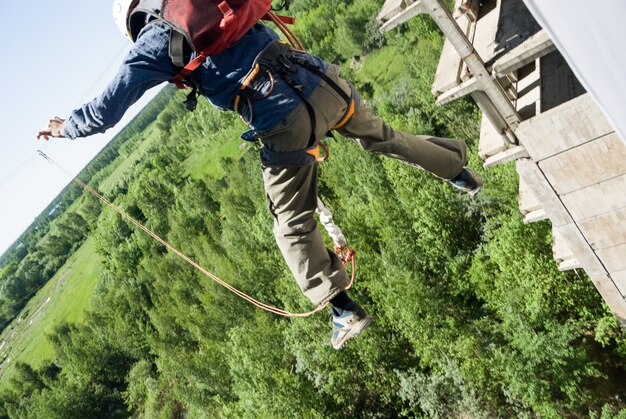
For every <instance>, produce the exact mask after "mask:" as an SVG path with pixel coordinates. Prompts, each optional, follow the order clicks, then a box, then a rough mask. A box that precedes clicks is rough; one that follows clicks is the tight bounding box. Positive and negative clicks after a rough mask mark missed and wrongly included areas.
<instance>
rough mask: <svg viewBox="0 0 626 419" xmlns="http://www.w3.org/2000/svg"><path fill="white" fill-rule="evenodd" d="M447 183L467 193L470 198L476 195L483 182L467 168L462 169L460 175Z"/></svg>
mask: <svg viewBox="0 0 626 419" xmlns="http://www.w3.org/2000/svg"><path fill="white" fill-rule="evenodd" d="M448 182H450V184H451V185H452V186H454V187H455V188H457V189H459V190H461V191H463V192H467V193H468V194H470V195H471V196H474V195H476V194H477V193H478V192H480V189H481V188H482V187H483V180H482V179H481V178H480V176H478V174H477V173H476V172H474V171H473V170H472V169H470V168H469V167H464V168H463V170H461V173H459V174H458V175H457V176H456V177H455V178H454V179H450V180H449V181H448Z"/></svg>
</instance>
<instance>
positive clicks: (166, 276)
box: [0, 0, 626, 419]
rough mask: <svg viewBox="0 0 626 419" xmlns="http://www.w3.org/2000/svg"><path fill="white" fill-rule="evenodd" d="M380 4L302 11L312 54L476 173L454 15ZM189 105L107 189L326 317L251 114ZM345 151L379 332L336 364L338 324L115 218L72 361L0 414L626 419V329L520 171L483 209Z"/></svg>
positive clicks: (362, 279)
mask: <svg viewBox="0 0 626 419" xmlns="http://www.w3.org/2000/svg"><path fill="white" fill-rule="evenodd" d="M381 5H382V0H376V1H372V0H346V1H341V2H337V1H336V0H296V1H295V2H294V3H293V6H292V9H291V11H292V12H293V13H294V14H296V15H297V16H298V18H299V24H298V26H297V27H296V29H297V30H298V33H299V34H300V36H301V38H302V39H303V41H304V42H305V44H306V45H309V46H310V47H311V48H312V50H313V51H314V52H316V53H319V54H321V55H323V56H324V57H326V58H328V59H332V60H335V61H336V62H340V63H342V64H343V69H344V73H345V75H346V76H347V77H349V78H351V79H352V80H354V82H355V83H356V85H357V86H358V87H359V88H360V89H361V90H362V91H363V92H364V96H365V98H366V99H367V101H368V103H369V104H370V105H371V106H372V107H374V108H375V111H376V112H377V113H378V114H379V115H381V116H383V117H384V118H385V119H386V120H388V121H389V122H390V123H391V124H392V125H393V126H394V127H395V128H397V129H404V130H408V131H412V132H419V133H422V134H433V135H438V136H445V137H453V138H459V139H461V140H464V141H467V142H468V143H469V144H470V146H471V148H472V153H471V158H470V159H471V161H470V165H472V166H473V167H476V168H479V167H480V166H481V162H480V161H479V159H478V157H477V153H476V148H477V146H476V144H475V140H476V138H477V137H478V133H479V126H480V115H479V112H478V111H477V109H476V107H475V106H474V105H473V103H471V102H470V101H465V100H462V101H457V102H454V103H452V104H450V105H447V106H445V107H437V106H436V105H435V102H434V99H433V97H432V96H431V94H430V86H431V84H432V78H433V74H434V72H435V69H436V67H437V63H438V60H439V54H440V51H441V48H442V44H443V41H442V36H441V34H440V33H439V31H438V30H437V28H436V26H435V24H434V23H433V22H432V20H430V19H429V18H427V17H419V18H416V19H413V20H411V21H410V22H408V23H407V24H405V25H403V27H402V28H400V29H399V30H397V31H394V32H393V33H390V34H386V35H385V36H384V37H383V36H382V35H380V34H379V33H378V32H377V31H376V30H375V29H376V24H375V21H374V16H375V14H376V13H377V11H378V9H379V8H380V6H381ZM357 55H359V56H361V58H360V59H358V60H357V59H354V60H352V59H351V58H352V57H353V56H357ZM182 97H183V96H182V95H180V94H179V95H177V96H176V98H175V99H174V100H171V101H169V102H168V103H167V105H165V106H162V111H161V112H160V113H159V115H158V117H157V118H156V121H155V123H154V124H153V125H150V126H149V127H148V130H147V131H146V132H149V133H150V135H149V140H147V142H142V141H141V138H140V137H138V136H131V138H130V140H129V141H128V142H127V143H126V144H127V145H126V147H127V148H129V149H130V148H133V149H136V148H138V147H145V152H143V154H142V155H143V157H142V158H140V159H136V161H134V162H133V165H127V166H124V167H125V168H126V169H125V170H124V171H123V174H120V172H121V171H118V172H115V173H114V172H113V169H112V168H115V167H121V166H120V164H121V162H122V161H123V160H124V157H119V158H117V159H115V160H113V161H111V163H110V165H109V166H106V167H105V168H104V169H102V170H101V171H100V172H98V173H95V172H94V173H93V177H94V179H95V178H96V177H97V178H99V179H101V181H102V183H103V184H104V183H105V182H106V184H107V191H108V192H107V197H109V198H110V199H112V200H114V201H115V203H116V204H117V205H119V206H121V207H123V208H125V209H126V210H127V211H128V212H129V213H130V214H131V215H132V216H133V217H135V218H136V219H138V220H140V221H141V222H143V223H145V224H146V225H147V226H148V227H149V228H151V229H152V230H153V231H155V232H156V233H157V234H159V235H160V236H161V237H163V238H165V239H167V240H168V242H170V243H172V244H173V245H174V246H175V247H177V248H178V249H180V250H181V251H182V252H184V253H185V254H187V255H189V256H190V257H191V258H193V259H194V260H196V261H197V262H199V263H200V264H201V265H202V266H204V267H206V268H207V269H209V270H210V271H212V272H214V273H215V274H217V275H219V276H220V277H222V278H224V279H225V280H227V281H228V282H229V283H232V284H233V285H235V286H237V287H239V288H241V289H242V290H243V291H245V292H247V293H249V294H251V295H254V296H255V297H257V298H259V299H260V300H262V301H265V302H268V303H270V304H275V305H278V306H280V307H285V308H286V309H288V310H291V311H305V310H308V309H311V306H310V304H309V302H308V301H306V300H305V299H304V297H302V295H301V292H300V290H299V289H298V287H297V285H296V283H295V281H294V280H293V278H292V276H291V274H290V273H289V271H288V269H287V267H286V266H285V264H284V262H283V260H282V257H281V255H280V252H279V251H278V249H277V246H276V245H275V243H274V238H273V235H272V216H271V215H270V214H269V212H268V211H267V208H266V205H267V203H266V202H265V195H264V193H263V186H262V181H261V167H260V162H259V157H258V150H257V148H256V147H255V146H253V145H248V144H246V145H243V146H240V144H241V141H240V140H238V138H237V137H238V133H239V132H240V131H241V130H242V129H243V128H244V127H243V126H242V124H241V122H240V121H239V119H238V118H237V117H236V116H235V115H230V114H224V113H221V112H218V111H216V110H214V109H212V108H211V107H210V106H208V104H206V103H205V102H202V103H200V104H199V107H198V109H197V110H196V111H195V112H193V113H189V112H187V111H185V110H184V109H183V108H182V106H181V105H180V101H181V98H182ZM329 142H330V145H331V158H330V161H329V162H327V163H324V164H323V165H321V166H320V171H321V174H320V185H319V189H320V193H321V195H322V196H323V198H324V199H325V202H326V203H327V205H328V206H329V207H330V208H331V209H332V210H333V211H334V215H335V220H336V221H337V222H338V224H339V225H340V226H341V228H342V230H343V231H344V233H345V234H346V236H347V237H348V240H349V242H350V244H351V245H352V246H353V247H355V248H356V249H357V252H358V278H357V284H356V287H355V289H354V290H353V291H352V293H353V295H354V296H355V298H357V299H358V301H360V302H361V303H362V304H363V305H364V306H366V307H367V309H368V311H370V312H371V314H373V315H374V316H375V319H376V320H375V322H374V323H373V325H372V327H370V328H369V329H367V330H366V332H365V333H364V334H363V335H362V336H360V337H359V338H358V339H356V340H355V341H354V342H351V343H350V344H349V345H348V346H347V347H346V348H344V349H342V350H341V351H335V350H333V349H332V347H331V346H330V344H329V339H330V333H331V326H330V315H329V314H328V313H326V314H318V315H316V316H313V317H310V318H307V319H293V320H285V319H282V318H278V317H275V316H273V315H270V314H267V313H265V312H262V311H259V310H257V309H255V308H253V307H251V306H250V305H248V304H247V303H245V302H243V301H242V300H240V299H238V298H237V297H235V296H234V295H232V294H230V293H228V292H227V291H226V290H225V289H223V288H221V287H219V286H217V285H216V284H215V283H213V282H211V281H210V280H209V279H208V278H206V277H205V276H203V275H202V274H200V273H199V272H198V271H196V270H195V269H193V268H191V267H190V266H189V265H187V264H186V263H184V262H182V261H181V260H180V259H178V258H176V257H175V256H174V255H172V254H171V253H168V252H167V250H166V249H165V248H164V247H163V246H162V245H160V244H159V243H158V242H155V241H154V240H153V239H151V238H150V237H148V236H146V235H145V234H144V233H143V232H141V231H139V230H137V229H136V228H134V227H133V226H132V225H131V224H130V223H128V222H127V221H125V220H124V219H122V218H121V217H120V216H119V215H117V214H116V213H115V212H113V211H111V210H109V209H105V210H103V211H101V213H100V214H99V215H98V216H97V219H96V220H93V217H92V218H89V220H90V221H89V222H90V223H91V224H90V230H89V231H88V232H86V233H84V234H90V235H91V236H92V237H93V238H94V241H95V243H96V248H97V251H98V253H99V256H100V258H101V259H102V260H103V265H104V267H103V273H102V276H101V278H100V279H99V284H98V286H97V288H96V291H95V294H94V296H93V299H92V308H91V310H90V311H89V312H88V313H87V314H86V315H85V318H84V319H82V321H81V322H80V323H79V324H65V325H63V326H61V327H59V328H58V329H57V330H56V332H55V333H54V334H52V336H51V337H50V339H51V340H52V342H53V344H54V347H55V352H56V357H55V359H54V360H52V361H50V362H49V363H46V364H44V365H43V366H41V367H40V368H38V369H33V368H32V367H30V366H29V365H26V364H21V365H20V366H19V368H18V372H17V374H16V377H15V379H14V380H13V382H12V388H11V389H7V390H5V391H4V392H2V393H1V394H0V417H11V418H29V417H32V418H40V417H46V418H47V417H54V418H56V417H67V418H75V417H76V418H79V417H148V418H157V417H159V418H203V417H207V418H213V417H216V418H217V417H224V418H394V417H407V418H408V417H433V418H448V417H452V418H458V417H468V418H469V417H471V418H496V417H506V418H509V417H529V418H530V417H550V418H552V417H554V418H556V417H593V418H606V419H608V418H611V417H622V418H624V417H626V410H623V409H624V408H625V406H624V400H626V382H625V381H624V379H623V377H624V364H625V363H624V361H625V358H626V337H625V334H624V331H623V330H622V329H621V328H620V326H619V325H618V323H617V321H616V320H615V318H614V317H613V315H612V314H611V312H610V310H608V308H607V307H606V306H605V304H604V303H603V301H602V298H601V297H600V295H599V294H598V293H597V291H596V290H595V288H594V287H593V284H592V283H591V282H590V281H589V280H588V278H586V276H585V275H584V273H582V272H579V273H574V272H569V273H562V272H559V271H558V270H557V268H556V264H555V262H554V260H553V258H552V251H551V226H550V224H549V223H548V222H540V223H535V224H531V225H526V224H524V222H523V220H522V217H521V215H520V213H519V211H518V183H517V177H516V174H515V170H514V167H513V166H512V165H505V166H501V167H497V168H494V169H490V170H489V171H486V172H483V175H484V176H485V179H486V186H485V190H484V192H482V193H481V194H480V195H479V196H478V197H477V198H476V199H472V198H470V197H467V196H465V195H462V194H460V193H458V192H457V191H454V190H453V189H452V188H451V187H449V185H447V184H446V183H445V182H442V181H441V180H438V179H435V178H433V177H432V176H430V175H428V174H426V173H424V172H422V171H420V170H418V169H416V168H414V167H409V166H407V165H403V164H401V163H399V162H397V161H394V160H391V159H386V158H381V157H380V156H375V155H372V154H368V153H365V152H363V151H362V150H361V149H360V148H359V147H358V146H357V145H356V144H354V143H353V142H351V141H350V140H347V139H345V138H338V139H337V140H329ZM220 150H222V151H223V150H229V153H226V154H227V155H228V156H230V157H216V156H215V154H218V153H220ZM233 150H235V151H234V152H233ZM121 155H125V153H121ZM112 173H113V174H114V175H113V176H112V175H111V174H112ZM93 214H96V211H93ZM53 233H54V231H53V230H52V229H51V230H50V233H48V234H46V235H45V236H43V237H41V238H40V239H39V241H40V242H42V243H45V242H46V240H47V239H46V238H47V237H49V234H53ZM57 234H58V233H57ZM328 244H329V245H330V243H328ZM35 251H36V249H35ZM42 252H43V251H42ZM620 410H621V413H620ZM619 415H621V416H619Z"/></svg>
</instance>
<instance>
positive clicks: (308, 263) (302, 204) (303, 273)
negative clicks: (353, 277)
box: [262, 86, 349, 304]
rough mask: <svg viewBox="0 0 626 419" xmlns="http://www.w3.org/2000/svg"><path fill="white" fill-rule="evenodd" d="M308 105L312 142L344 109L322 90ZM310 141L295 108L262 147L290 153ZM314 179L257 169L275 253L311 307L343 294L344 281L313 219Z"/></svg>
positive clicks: (286, 170) (310, 171)
mask: <svg viewBox="0 0 626 419" xmlns="http://www.w3.org/2000/svg"><path fill="white" fill-rule="evenodd" d="M309 102H310V103H311V105H312V106H313V107H314V108H315V109H316V121H315V125H316V131H317V132H316V135H317V136H318V137H321V136H323V135H324V134H325V133H326V132H327V131H328V130H329V127H330V124H331V123H336V121H337V120H338V119H339V118H340V117H341V115H342V112H345V103H343V102H342V100H341V99H340V98H339V96H338V95H337V94H336V93H335V92H334V91H331V90H330V88H329V87H327V86H320V87H318V88H317V89H316V90H315V91H314V92H313V93H312V94H311V96H310V97H309ZM342 108H343V111H342ZM310 135H311V121H310V118H309V114H308V112H307V111H306V108H305V106H304V105H301V106H299V107H298V108H297V109H296V110H295V111H293V112H292V113H291V114H290V115H289V116H288V117H287V119H285V121H283V123H282V124H280V125H279V126H278V127H277V128H275V129H274V130H272V131H270V132H268V133H266V134H264V135H263V136H262V137H263V139H262V141H263V143H264V146H265V147H268V148H269V149H270V150H272V151H279V152H281V151H283V152H285V151H296V150H302V149H304V148H306V146H307V143H308V142H309V139H310ZM317 176H318V172H317V165H310V166H304V167H276V166H263V180H264V183H265V192H266V194H267V198H268V201H269V208H270V212H271V213H272V215H273V216H274V236H275V238H276V242H277V244H278V247H279V248H280V250H281V252H282V254H283V257H284V258H285V261H286V263H287V265H288V266H289V268H290V270H291V272H292V273H293V275H294V277H295V278H296V281H297V282H298V285H299V286H300V289H301V290H302V292H303V293H304V294H305V296H306V297H308V298H309V299H310V300H311V301H312V302H313V303H314V304H322V303H325V302H327V301H328V300H330V299H331V298H332V297H334V296H335V295H337V294H338V293H339V292H341V291H342V290H344V289H345V288H346V287H347V286H348V284H349V279H348V275H347V273H346V271H345V269H344V267H343V265H342V264H341V261H340V260H339V258H338V257H337V255H335V253H334V252H333V251H332V250H329V249H326V247H325V244H324V240H323V237H322V234H321V233H320V230H319V228H318V225H317V222H316V220H315V217H314V216H315V209H316V208H317Z"/></svg>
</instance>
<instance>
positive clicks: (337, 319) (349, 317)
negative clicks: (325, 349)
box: [330, 301, 374, 349]
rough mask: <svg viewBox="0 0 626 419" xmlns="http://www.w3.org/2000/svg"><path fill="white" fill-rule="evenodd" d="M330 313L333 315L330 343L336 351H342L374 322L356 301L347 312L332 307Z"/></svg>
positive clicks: (348, 307)
mask: <svg viewBox="0 0 626 419" xmlns="http://www.w3.org/2000/svg"><path fill="white" fill-rule="evenodd" d="M330 311H331V312H332V314H333V336H332V338H331V339H330V343H331V344H332V345H333V348H335V349H341V347H342V346H343V345H344V344H345V343H346V342H347V341H349V340H350V339H352V338H354V337H356V336H357V335H358V334H359V333H361V331H362V330H363V329H365V328H366V327H367V326H369V325H370V323H371V322H372V320H374V319H373V318H372V317H370V316H368V315H367V313H366V312H365V310H363V309H362V308H361V306H360V305H358V304H357V303H355V302H354V301H352V302H350V304H349V305H348V306H347V307H346V309H345V310H342V309H340V308H336V307H333V306H331V307H330Z"/></svg>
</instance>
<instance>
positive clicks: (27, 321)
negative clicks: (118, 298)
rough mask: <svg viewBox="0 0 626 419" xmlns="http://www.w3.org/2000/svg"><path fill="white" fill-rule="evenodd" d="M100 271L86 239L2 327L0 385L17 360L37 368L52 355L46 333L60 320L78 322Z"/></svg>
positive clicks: (86, 306)
mask: <svg viewBox="0 0 626 419" xmlns="http://www.w3.org/2000/svg"><path fill="white" fill-rule="evenodd" d="M100 270H101V265H100V262H99V259H98V257H96V256H95V251H94V243H93V239H92V238H89V239H87V240H86V241H85V243H83V245H82V246H81V247H80V249H78V250H77V251H76V252H75V253H74V254H73V255H72V256H71V257H70V259H69V260H68V261H67V262H66V263H65V265H64V266H63V267H62V268H61V269H60V270H59V272H57V274H56V275H55V276H54V277H53V278H52V279H51V280H50V281H48V283H47V284H46V285H45V286H44V287H43V288H42V289H41V290H39V292H38V293H37V294H36V295H35V296H34V297H33V298H32V299H31V300H30V301H29V302H28V304H27V306H26V307H25V308H24V310H23V311H22V313H21V314H20V316H19V317H18V318H17V319H16V320H14V321H13V323H12V324H11V325H10V326H9V327H8V328H7V329H5V330H4V332H3V333H2V335H1V336H0V348H1V349H0V360H1V363H0V387H4V386H6V385H7V384H8V383H9V380H10V378H11V376H12V375H13V374H14V372H15V364H16V363H17V362H26V363H28V364H30V365H31V366H33V367H38V366H40V365H41V364H42V363H43V362H44V361H46V360H51V359H52V358H53V357H54V352H53V348H52V345H51V344H50V342H49V341H48V339H47V337H46V335H47V334H49V333H51V332H52V331H53V330H54V328H55V327H56V326H58V325H60V324H61V323H63V322H80V320H81V318H82V316H83V313H84V311H85V310H86V309H87V308H88V307H89V305H90V299H91V295H92V293H93V289H94V287H95V285H96V282H97V279H98V277H99V274H100Z"/></svg>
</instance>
